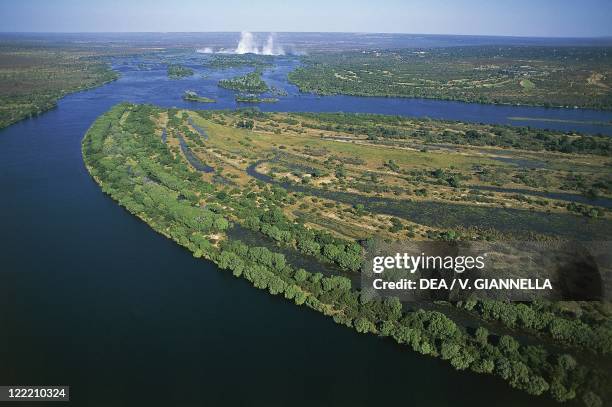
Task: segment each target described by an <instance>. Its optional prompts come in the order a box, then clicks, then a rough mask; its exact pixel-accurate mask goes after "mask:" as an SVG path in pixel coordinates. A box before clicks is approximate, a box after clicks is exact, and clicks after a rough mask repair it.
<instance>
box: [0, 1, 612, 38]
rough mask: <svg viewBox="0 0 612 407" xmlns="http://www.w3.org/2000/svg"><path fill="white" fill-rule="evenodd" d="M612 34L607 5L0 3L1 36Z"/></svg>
mask: <svg viewBox="0 0 612 407" xmlns="http://www.w3.org/2000/svg"><path fill="white" fill-rule="evenodd" d="M243 30H247V31H265V32H270V31H273V32H284V31H294V32H295V31H297V32H304V31H306V32H308V31H310V32H313V31H323V32H385V33H413V34H414V33H419V34H464V35H505V36H537V37H599V36H612V0H512V1H510V0H375V1H364V0H307V1H305V0H301V1H292V0H285V1H283V0H250V1H244V0H217V1H207V0H0V31H3V32H200V31H203V32H206V31H243Z"/></svg>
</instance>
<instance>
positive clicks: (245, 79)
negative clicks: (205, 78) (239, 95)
mask: <svg viewBox="0 0 612 407" xmlns="http://www.w3.org/2000/svg"><path fill="white" fill-rule="evenodd" d="M219 86H220V87H222V88H225V89H231V90H237V91H240V92H244V93H264V92H267V91H269V90H270V88H269V87H268V85H267V84H266V82H265V81H264V80H263V79H261V71H260V70H259V69H257V70H255V72H251V73H248V74H246V75H242V76H237V77H234V78H231V79H221V80H220V81H219Z"/></svg>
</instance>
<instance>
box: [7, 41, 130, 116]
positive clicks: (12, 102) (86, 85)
mask: <svg viewBox="0 0 612 407" xmlns="http://www.w3.org/2000/svg"><path fill="white" fill-rule="evenodd" d="M104 55H106V54H105V53H104V52H96V51H91V50H86V49H84V48H79V47H74V46H71V47H67V46H61V45H57V46H53V47H41V48H38V47H33V46H32V45H31V44H21V43H5V44H3V45H2V46H0V60H2V64H1V65H0V128H3V127H6V126H9V125H11V124H13V123H15V122H17V121H19V120H23V119H26V118H29V117H33V116H37V115H39V114H41V113H43V112H45V111H47V110H50V109H53V108H54V107H56V106H57V100H58V99H60V98H62V97H63V96H65V95H67V94H69V93H73V92H78V91H81V90H85V89H90V88H93V87H96V86H100V85H103V84H105V83H108V82H111V81H114V80H116V79H117V78H118V77H119V74H118V73H117V72H115V71H113V70H112V69H111V67H110V65H109V64H108V63H106V62H105V61H104V60H103V57H104Z"/></svg>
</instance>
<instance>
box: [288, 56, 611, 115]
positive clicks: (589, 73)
mask: <svg viewBox="0 0 612 407" xmlns="http://www.w3.org/2000/svg"><path fill="white" fill-rule="evenodd" d="M611 51H612V48H610V47H567V46H566V47H563V46H561V47H544V46H542V47H539V46H523V47H520V46H466V47H451V48H431V49H403V50H386V51H383V50H380V51H378V50H370V51H362V52H356V51H355V52H339V53H320V54H315V55H311V56H307V57H303V64H304V66H302V67H299V68H297V69H296V70H294V71H292V72H290V73H289V80H290V81H291V82H293V83H295V84H296V85H297V86H298V87H299V88H300V90H301V91H304V92H313V93H318V94H322V95H330V94H347V95H357V96H390V97H413V98H431V99H445V100H458V101H464V102H476V103H494V104H512V105H535V106H545V107H552V106H560V107H572V108H573V107H582V108H593V109H606V110H610V109H612V52H611Z"/></svg>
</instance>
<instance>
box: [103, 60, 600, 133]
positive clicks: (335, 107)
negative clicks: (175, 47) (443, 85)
mask: <svg viewBox="0 0 612 407" xmlns="http://www.w3.org/2000/svg"><path fill="white" fill-rule="evenodd" d="M207 58H209V56H207V55H204V54H187V55H175V56H173V60H175V61H180V62H182V63H183V64H185V65H186V66H189V67H190V68H192V69H194V70H195V71H196V75H194V76H192V77H190V78H186V79H183V80H180V81H174V82H178V83H173V82H172V81H168V80H167V78H166V67H165V65H163V64H151V68H152V69H151V70H150V71H136V72H135V70H136V69H137V65H138V63H139V62H140V59H138V58H126V59H124V60H121V61H115V63H114V67H115V68H116V69H117V70H119V71H120V72H122V73H123V74H124V75H126V76H129V77H133V76H137V78H135V79H134V86H135V87H138V88H139V87H140V84H142V83H143V82H155V84H154V86H155V90H156V91H157V92H158V97H156V98H155V100H154V101H151V102H154V103H157V104H163V103H166V104H168V103H169V104H170V105H171V106H177V107H189V108H193V109H235V108H236V107H249V106H251V107H252V106H257V107H258V108H259V109H261V110H263V111H282V112H356V113H380V114H391V115H402V116H410V117H421V118H423V117H429V118H432V119H445V120H460V121H467V122H473V123H488V124H507V125H513V126H531V127H534V128H542V129H554V130H560V131H563V132H567V131H578V132H583V133H588V134H605V135H609V136H612V112H606V111H599V110H589V109H562V108H543V107H528V106H506V105H486V104H478V103H464V102H453V101H444V100H434V99H416V98H386V97H355V96H345V95H335V96H325V97H321V96H317V95H314V94H309V93H301V92H299V90H298V88H297V87H296V86H295V85H293V84H290V83H289V82H288V81H287V73H288V72H290V71H291V70H293V69H295V68H296V67H297V66H299V64H300V63H299V60H298V59H297V58H296V57H278V58H276V61H275V66H274V68H273V69H269V70H266V71H264V73H263V78H264V80H265V81H266V82H267V83H268V84H269V85H271V86H275V87H277V88H279V89H284V90H285V91H287V93H288V95H287V96H275V95H269V96H274V97H277V98H278V99H280V100H279V102H277V103H260V104H253V103H236V102H235V100H234V99H235V95H236V92H234V91H232V90H228V89H223V88H219V87H218V86H217V82H218V81H219V79H222V78H227V77H232V76H236V75H243V74H245V73H247V72H251V71H252V70H253V68H249V67H242V68H233V69H225V70H212V69H207V68H204V67H203V66H202V64H203V62H204V61H205V60H206V59H207ZM134 74H136V75H134ZM185 90H194V91H196V92H197V93H198V95H200V96H206V97H210V98H213V99H215V100H217V103H198V102H187V101H183V100H182V95H183V92H184V91H185ZM134 91H135V93H133V94H130V95H128V96H129V100H130V101H140V100H142V95H141V92H142V91H144V90H143V89H140V92H138V90H136V89H135V90H134ZM264 96H266V95H264ZM153 97H155V96H153ZM147 100H148V99H147ZM517 118H528V119H529V120H517ZM551 120H552V121H551ZM556 120H559V121H556Z"/></svg>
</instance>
